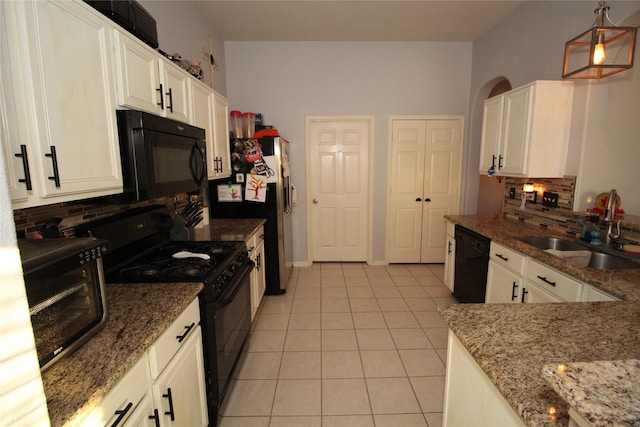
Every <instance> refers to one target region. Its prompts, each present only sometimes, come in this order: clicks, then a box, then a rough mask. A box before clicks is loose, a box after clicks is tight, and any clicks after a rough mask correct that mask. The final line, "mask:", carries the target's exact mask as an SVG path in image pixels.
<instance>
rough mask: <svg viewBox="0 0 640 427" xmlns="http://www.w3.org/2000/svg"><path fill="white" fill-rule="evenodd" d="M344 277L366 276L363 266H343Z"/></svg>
mask: <svg viewBox="0 0 640 427" xmlns="http://www.w3.org/2000/svg"><path fill="white" fill-rule="evenodd" d="M342 272H343V273H344V278H345V279H346V278H348V277H367V275H366V273H365V272H364V268H343V269H342Z"/></svg>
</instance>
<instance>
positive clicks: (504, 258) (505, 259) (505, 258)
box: [496, 254, 509, 261]
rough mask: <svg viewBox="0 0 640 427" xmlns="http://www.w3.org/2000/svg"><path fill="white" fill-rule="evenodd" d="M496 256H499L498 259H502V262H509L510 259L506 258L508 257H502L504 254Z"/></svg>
mask: <svg viewBox="0 0 640 427" xmlns="http://www.w3.org/2000/svg"><path fill="white" fill-rule="evenodd" d="M496 256H497V257H498V258H500V259H501V260H503V261H509V258H508V257H506V256H504V255H502V254H496Z"/></svg>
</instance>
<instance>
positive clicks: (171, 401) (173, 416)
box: [162, 387, 176, 421]
mask: <svg viewBox="0 0 640 427" xmlns="http://www.w3.org/2000/svg"><path fill="white" fill-rule="evenodd" d="M162 397H166V398H167V400H168V401H169V410H168V411H165V413H164V414H165V415H169V416H170V417H171V421H175V420H176V415H175V414H174V413H173V397H172V396H171V387H169V388H168V389H167V394H163V395H162Z"/></svg>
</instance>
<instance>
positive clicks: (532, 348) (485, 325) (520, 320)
mask: <svg viewBox="0 0 640 427" xmlns="http://www.w3.org/2000/svg"><path fill="white" fill-rule="evenodd" d="M438 311H439V312H440V314H441V316H442V317H443V318H444V319H445V320H446V321H447V323H448V325H449V328H450V329H451V330H452V331H453V333H455V335H456V336H457V337H458V339H459V340H460V342H461V343H462V344H463V345H464V346H465V348H466V349H467V351H469V353H470V354H471V356H472V357H473V359H474V360H475V361H476V362H477V363H478V365H479V366H480V368H481V369H482V370H483V371H484V372H485V374H486V375H487V377H488V378H489V379H490V380H491V382H492V383H493V384H494V385H495V386H496V388H497V389H498V390H499V391H500V393H502V395H503V396H504V397H505V399H506V400H507V402H508V403H509V404H510V405H511V407H512V408H513V409H514V411H515V412H516V413H517V414H518V415H519V416H520V418H521V419H522V420H523V422H524V423H525V424H526V425H530V426H566V425H568V421H569V415H568V411H569V405H568V404H567V402H565V400H563V398H561V397H560V396H559V395H558V394H557V393H556V392H555V391H554V390H553V389H552V388H551V386H550V385H549V384H548V383H547V382H546V381H545V379H544V378H543V376H542V368H543V366H545V365H549V364H550V365H557V364H558V363H564V364H567V365H568V364H569V363H571V362H593V361H598V360H626V359H638V358H640V329H639V328H638V323H639V322H640V302H635V301H629V302H627V301H623V302H596V303H562V304H557V303H556V304H486V305H485V304H460V305H454V306H448V307H444V306H441V307H438ZM610 374H613V375H615V371H612V372H609V371H606V370H603V371H601V372H600V373H599V375H600V377H601V378H605V377H607V376H608V375H610ZM635 397H636V398H637V397H638V396H635ZM551 408H554V409H553V410H550V409H551ZM636 423H640V419H639V420H636ZM634 425H637V424H634Z"/></svg>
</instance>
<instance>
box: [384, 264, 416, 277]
mask: <svg viewBox="0 0 640 427" xmlns="http://www.w3.org/2000/svg"><path fill="white" fill-rule="evenodd" d="M385 269H386V270H387V273H389V276H391V277H393V276H411V272H410V271H409V269H408V268H407V266H406V265H404V264H390V265H387V266H385Z"/></svg>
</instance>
